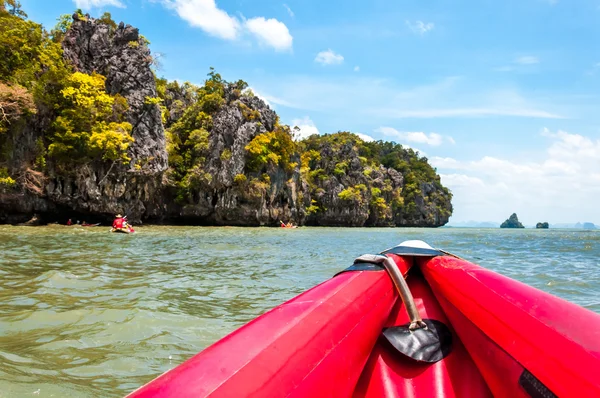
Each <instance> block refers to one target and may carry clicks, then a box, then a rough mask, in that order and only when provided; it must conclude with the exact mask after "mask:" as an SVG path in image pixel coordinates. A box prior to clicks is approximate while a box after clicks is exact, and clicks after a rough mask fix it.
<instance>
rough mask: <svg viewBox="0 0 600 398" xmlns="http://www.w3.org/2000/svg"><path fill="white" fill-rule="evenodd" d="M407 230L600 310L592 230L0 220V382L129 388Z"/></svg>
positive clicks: (14, 392) (4, 387)
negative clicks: (116, 226) (129, 225)
mask: <svg viewBox="0 0 600 398" xmlns="http://www.w3.org/2000/svg"><path fill="white" fill-rule="evenodd" d="M409 239H422V240H425V241H428V242H429V243H431V244H432V245H434V246H438V247H441V248H444V249H446V250H448V251H450V252H453V253H456V254H458V255H460V256H462V257H464V258H466V259H468V260H470V261H473V262H475V263H478V264H480V265H482V266H484V267H487V268H490V269H492V270H494V271H497V272H500V273H502V274H504V275H507V276H509V277H511V278H515V279H517V280H520V281H522V282H525V283H527V284H530V285H532V286H534V287H537V288H539V289H542V290H545V291H547V292H550V293H552V294H555V295H557V296H560V297H563V298H565V299H567V300H571V301H573V302H576V303H578V304H580V305H582V306H584V307H586V308H588V309H590V310H592V311H596V312H600V299H599V298H598V297H600V295H599V294H598V293H599V291H600V272H598V271H600V260H598V259H599V258H600V256H599V255H600V233H598V232H596V231H570V230H569V231H567V230H541V231H540V230H519V231H512V230H499V229H482V230H473V229H437V230H425V229H338V228H301V229H297V230H282V229H278V228H184V227H182V228H173V227H142V228H140V233H139V234H136V235H121V234H109V233H107V229H106V228H79V227H61V226H51V227H44V228H17V227H8V226H1V227H0V244H1V245H2V256H1V257H0V391H1V392H2V393H0V396H4V395H6V396H11V397H12V396H31V395H32V394H33V393H34V392H36V395H39V396H40V397H51V396H55V397H63V396H81V397H87V396H89V397H113V396H114V397H118V396H122V395H124V394H126V393H127V392H129V391H131V390H133V389H135V388H137V387H138V386H139V385H141V384H143V383H145V382H147V381H149V380H150V379H152V378H153V377H155V376H157V375H158V374H160V373H162V372H164V371H166V370H168V369H170V368H172V367H174V366H176V365H177V364H178V363H181V362H182V361H184V360H185V359H187V358H189V357H191V356H192V355H194V354H195V353H197V352H198V351H200V350H202V349H203V348H204V347H206V346H207V345H209V344H211V343H213V342H214V341H216V340H217V339H219V338H220V337H222V336H224V335H226V334H227V333H229V332H231V331H232V330H234V329H235V328H237V327H239V326H240V325H242V324H244V323H246V322H248V321H249V320H251V319H253V318H255V317H256V316H257V315H260V314H262V313H264V312H265V311H267V310H269V309H270V308H272V307H273V306H275V305H278V304H280V303H281V302H283V301H285V300H287V299H289V298H291V297H293V296H295V295H297V294H299V293H301V292H302V291H304V290H306V289H308V288H310V287H312V286H314V285H316V284H317V283H320V282H322V281H324V280H326V279H327V278H329V277H331V276H332V275H333V274H335V273H336V272H337V271H339V270H341V269H343V268H345V267H346V266H348V265H350V264H351V263H352V260H353V259H354V258H355V257H356V256H358V255H360V254H364V253H368V252H370V253H375V252H379V251H381V250H383V249H386V248H389V247H390V246H393V245H394V244H397V243H399V242H401V241H403V240H409ZM38 391H39V392H38ZM2 394H4V395H2Z"/></svg>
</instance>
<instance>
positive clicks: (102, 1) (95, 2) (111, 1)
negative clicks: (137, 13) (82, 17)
mask: <svg viewBox="0 0 600 398" xmlns="http://www.w3.org/2000/svg"><path fill="white" fill-rule="evenodd" d="M73 2H74V3H75V7H77V8H81V9H82V10H89V9H91V8H94V7H96V8H100V7H107V6H113V7H119V8H125V4H123V3H122V2H121V1H119V0H73Z"/></svg>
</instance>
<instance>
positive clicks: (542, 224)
mask: <svg viewBox="0 0 600 398" xmlns="http://www.w3.org/2000/svg"><path fill="white" fill-rule="evenodd" d="M535 227H536V228H537V229H548V228H550V225H549V224H548V223H547V222H539V223H537V224H535Z"/></svg>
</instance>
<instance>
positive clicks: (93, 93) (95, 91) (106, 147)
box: [48, 72, 133, 162]
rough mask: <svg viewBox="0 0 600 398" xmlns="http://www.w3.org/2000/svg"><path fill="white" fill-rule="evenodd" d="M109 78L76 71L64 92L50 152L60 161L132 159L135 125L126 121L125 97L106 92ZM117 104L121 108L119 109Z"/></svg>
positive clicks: (54, 125)
mask: <svg viewBox="0 0 600 398" xmlns="http://www.w3.org/2000/svg"><path fill="white" fill-rule="evenodd" d="M104 87H105V78H104V77H103V76H101V75H98V74H92V75H87V74H85V73H80V72H76V73H74V74H73V75H71V76H70V77H69V79H68V82H67V84H66V86H65V88H64V89H63V90H62V91H61V94H62V97H63V98H62V101H61V103H60V104H57V105H58V107H59V108H60V109H61V111H60V113H59V116H58V117H57V118H56V120H55V121H54V123H53V134H52V135H51V137H50V141H51V142H52V143H51V144H50V146H49V147H48V154H49V155H50V156H51V157H53V158H56V159H57V160H60V161H67V160H85V159H92V160H100V159H102V160H112V161H117V160H121V161H123V162H127V161H129V158H128V157H127V148H128V147H129V144H130V143H131V142H133V138H132V137H131V134H130V133H131V129H132V127H131V124H129V123H127V122H125V121H124V114H123V113H121V112H119V111H122V109H120V108H122V107H123V102H124V98H123V97H120V96H111V95H109V94H107V93H106V91H105V89H104ZM115 105H116V106H117V108H119V109H118V110H115Z"/></svg>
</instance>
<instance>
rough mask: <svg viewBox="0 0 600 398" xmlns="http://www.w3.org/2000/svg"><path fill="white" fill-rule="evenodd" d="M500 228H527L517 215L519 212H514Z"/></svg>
mask: <svg viewBox="0 0 600 398" xmlns="http://www.w3.org/2000/svg"><path fill="white" fill-rule="evenodd" d="M500 228H525V227H524V226H523V224H521V222H520V221H519V217H517V213H513V214H512V215H511V216H510V217H508V220H506V221H504V222H503V223H502V224H501V225H500Z"/></svg>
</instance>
